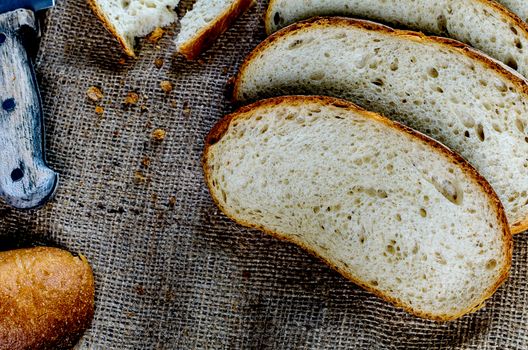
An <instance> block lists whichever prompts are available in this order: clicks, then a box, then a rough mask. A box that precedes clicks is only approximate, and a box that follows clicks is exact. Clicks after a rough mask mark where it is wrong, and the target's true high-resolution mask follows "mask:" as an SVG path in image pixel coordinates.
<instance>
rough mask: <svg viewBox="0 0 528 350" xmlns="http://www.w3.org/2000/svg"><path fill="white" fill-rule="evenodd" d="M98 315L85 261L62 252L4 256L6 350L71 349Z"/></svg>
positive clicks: (0, 336)
mask: <svg viewBox="0 0 528 350" xmlns="http://www.w3.org/2000/svg"><path fill="white" fill-rule="evenodd" d="M93 313H94V280H93V274H92V270H91V268H90V265H89V264H88V262H87V260H86V258H85V257H83V256H76V255H72V254H71V253H69V252H67V251H64V250H60V249H57V248H46V247H38V248H30V249H18V250H12V251H7V252H0V349H1V350H19V349H20V350H22V349H70V348H71V347H72V346H73V345H74V344H75V342H77V340H78V338H79V337H80V336H81V334H82V333H83V332H84V330H85V329H86V328H87V327H88V326H89V324H90V322H91V320H92V317H93Z"/></svg>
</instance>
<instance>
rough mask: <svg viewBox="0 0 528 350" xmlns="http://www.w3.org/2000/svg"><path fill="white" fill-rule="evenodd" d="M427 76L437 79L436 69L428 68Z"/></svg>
mask: <svg viewBox="0 0 528 350" xmlns="http://www.w3.org/2000/svg"><path fill="white" fill-rule="evenodd" d="M427 74H429V76H430V77H431V78H438V70H437V69H436V68H429V69H428V70H427Z"/></svg>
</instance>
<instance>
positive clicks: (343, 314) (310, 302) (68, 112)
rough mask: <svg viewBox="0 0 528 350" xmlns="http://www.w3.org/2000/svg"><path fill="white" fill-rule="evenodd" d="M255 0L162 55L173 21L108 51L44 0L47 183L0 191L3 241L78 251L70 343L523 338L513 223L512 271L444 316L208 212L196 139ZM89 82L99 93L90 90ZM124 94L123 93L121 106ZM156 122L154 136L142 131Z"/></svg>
mask: <svg viewBox="0 0 528 350" xmlns="http://www.w3.org/2000/svg"><path fill="white" fill-rule="evenodd" d="M189 5H190V4H189V2H185V1H184V2H183V4H182V6H183V7H185V6H189ZM266 5H267V1H260V2H259V3H258V5H257V6H256V7H255V8H253V9H251V10H250V11H249V12H247V13H246V14H245V15H244V16H243V17H241V18H240V19H239V20H238V21H237V22H236V24H235V25H234V26H233V27H232V28H231V29H230V30H229V31H228V32H227V33H226V34H225V35H223V36H222V37H221V39H220V40H219V41H218V42H217V43H216V44H215V45H214V47H213V48H212V49H211V50H210V51H208V53H207V54H205V55H204V56H203V59H202V60H201V61H199V62H195V63H188V62H186V61H185V60H183V59H182V58H180V57H177V56H175V55H174V51H175V48H174V44H173V37H174V36H173V35H172V34H170V33H169V34H167V35H165V36H164V37H163V38H162V39H161V40H160V41H159V42H158V43H157V44H152V43H149V42H148V41H146V40H142V41H140V44H139V47H138V50H137V51H138V58H137V59H127V60H125V61H124V62H123V61H121V62H120V59H122V58H123V57H124V56H123V54H122V52H121V50H120V48H119V47H118V45H117V43H116V41H115V40H114V39H113V38H112V37H111V36H110V35H109V34H108V33H107V32H106V31H105V30H104V29H103V27H102V25H101V24H100V23H99V21H98V20H97V19H96V17H95V16H94V15H93V14H92V12H91V10H90V9H89V8H88V6H87V5H86V3H85V1H84V0H69V1H66V0H58V1H57V6H56V7H55V8H54V9H52V10H51V11H49V12H48V13H47V15H46V17H45V20H44V23H43V33H42V34H43V35H42V40H41V43H40V50H39V53H38V56H37V59H36V68H37V75H38V80H39V82H40V84H41V93H42V98H43V103H44V112H45V118H46V121H45V125H46V132H47V139H46V145H47V157H48V161H49V164H50V166H51V167H52V168H53V169H55V170H56V171H58V172H59V173H60V176H61V182H60V187H59V190H58V192H57V196H56V198H55V199H54V200H53V201H52V202H51V203H49V204H48V205H46V206H45V207H44V208H43V209H41V210H39V211H31V212H19V211H15V210H12V209H9V208H7V207H6V206H3V205H2V204H0V225H1V227H2V233H1V236H0V239H2V241H4V242H15V241H20V240H23V241H26V242H35V241H46V242H52V243H53V244H55V245H60V246H63V247H66V248H67V249H70V250H72V251H79V252H81V253H83V254H84V255H86V256H87V258H88V259H89V261H90V262H91V264H92V266H93V268H94V273H95V278H96V314H95V318H94V320H93V324H92V326H91V328H90V329H89V330H88V331H87V332H86V334H85V335H84V337H83V338H82V339H81V340H80V342H79V344H78V345H77V348H79V349H332V350H336V349H480V350H483V349H501V350H502V349H527V348H528V282H527V280H526V277H527V276H528V258H527V254H528V236H527V235H526V234H525V235H518V236H517V237H515V251H514V263H513V267H512V273H511V277H510V278H509V280H508V281H507V282H506V283H505V284H504V285H503V286H502V287H501V288H500V289H499V291H498V292H497V293H496V294H495V296H494V297H493V298H492V299H491V300H490V301H489V302H488V303H487V305H486V307H485V308H484V309H482V310H480V311H478V312H477V313H474V314H472V315H469V316H466V317H464V318H462V319H460V320H458V321H456V322H452V323H443V324H442V323H434V322H429V321H424V320H420V319H418V318H415V317H413V316H410V315H408V314H406V313H405V312H403V311H401V310H398V309H395V308H394V307H392V306H391V305H389V304H387V303H386V302H384V301H381V300H379V299H378V298H376V297H374V296H372V295H370V294H369V293H367V292H365V291H363V290H362V289H360V288H358V287H356V286H355V285H353V284H352V283H350V282H347V281H346V280H345V279H344V278H342V277H341V276H340V275H338V274H337V273H335V272H333V271H332V270H331V269H330V268H328V267H326V266H325V265H323V264H322V263H321V262H319V260H317V259H315V258H312V257H311V256H309V255H308V254H306V253H305V252H303V251H302V250H300V249H299V248H297V247H295V246H293V245H290V244H286V243H283V242H279V241H277V240H275V239H273V238H271V237H268V236H266V235H264V234H262V233H260V232H258V231H253V230H248V229H245V228H242V227H240V226H238V225H236V224H234V223H232V222H230V221H229V220H228V219H226V218H225V216H223V215H222V214H221V213H220V212H219V211H218V209H217V208H216V207H215V205H214V204H213V202H212V200H211V199H210V196H209V194H208V191H207V189H206V187H205V185H204V181H203V174H202V169H201V163H200V162H201V156H202V150H203V145H204V138H205V136H206V135H207V133H208V131H209V130H210V128H211V127H212V126H213V125H214V123H215V122H216V121H218V120H219V119H220V118H221V117H222V116H223V115H224V114H225V113H228V112H230V111H232V110H233V106H232V105H230V104H229V102H228V101H227V99H226V97H225V95H226V93H225V91H226V82H227V80H228V79H229V77H230V76H232V75H234V73H235V72H236V69H237V68H238V66H239V65H240V63H241V62H242V60H243V58H244V57H245V55H246V54H247V53H249V52H250V51H251V49H252V48H254V47H255V46H256V45H257V44H258V42H259V41H261V40H262V39H263V38H264V29H263V25H262V14H263V12H264V9H265V7H266ZM172 31H173V32H176V31H177V26H175V27H174V28H173V30H172ZM161 60H163V64H162V65H161V66H160V63H161ZM162 81H170V82H171V83H172V84H173V85H174V89H173V91H172V92H170V93H166V92H165V91H163V90H162V89H161V87H160V82H162ZM90 86H96V87H98V88H100V89H101V90H102V92H103V94H104V97H103V99H102V100H101V102H99V103H98V104H96V103H94V102H93V101H91V100H90V99H88V98H87V95H86V91H87V90H88V88H89V87H90ZM130 92H135V93H137V94H138V95H139V101H138V102H137V104H135V105H126V104H125V99H126V96H127V94H128V93H130ZM96 105H100V106H101V107H102V108H103V109H104V112H103V114H102V115H100V114H97V113H96V112H95V108H96ZM158 128H160V129H163V130H165V131H166V137H165V139H164V140H163V141H161V142H159V141H155V140H154V139H153V137H152V133H153V131H154V130H155V129H158ZM6 244H7V243H6Z"/></svg>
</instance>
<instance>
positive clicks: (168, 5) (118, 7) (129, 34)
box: [88, 0, 180, 57]
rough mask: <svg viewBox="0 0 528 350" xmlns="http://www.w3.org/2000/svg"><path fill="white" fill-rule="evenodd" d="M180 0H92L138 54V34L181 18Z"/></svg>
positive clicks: (131, 53)
mask: <svg viewBox="0 0 528 350" xmlns="http://www.w3.org/2000/svg"><path fill="white" fill-rule="evenodd" d="M179 2H180V0H148V1H146V0H88V4H89V5H90V7H91V8H92V10H93V11H94V13H95V14H96V15H97V17H99V19H100V20H101V21H102V22H103V24H104V26H105V27H106V29H108V31H109V32H110V33H111V34H112V35H113V36H115V37H116V39H117V40H118V41H119V43H120V44H121V46H122V47H123V49H124V50H125V53H126V54H127V55H129V56H131V57H134V56H135V53H134V41H135V38H136V37H141V36H145V35H147V34H149V33H150V32H152V31H153V30H154V29H156V28H158V27H164V26H167V25H169V24H171V23H174V22H176V21H177V20H178V17H177V15H176V12H175V8H176V7H177V6H178V3H179Z"/></svg>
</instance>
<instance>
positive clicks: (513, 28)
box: [266, 0, 528, 77]
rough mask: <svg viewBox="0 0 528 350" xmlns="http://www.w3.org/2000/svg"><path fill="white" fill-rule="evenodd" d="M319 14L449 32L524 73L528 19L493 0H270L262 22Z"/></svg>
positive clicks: (527, 70) (272, 25) (273, 25)
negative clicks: (264, 19)
mask: <svg viewBox="0 0 528 350" xmlns="http://www.w3.org/2000/svg"><path fill="white" fill-rule="evenodd" d="M524 6H525V7H526V5H524ZM318 15H339V16H341V15H343V16H352V17H360V18H366V19H372V20H376V21H380V22H384V23H388V24H394V25H398V26H404V27H407V28H409V29H414V30H419V31H424V32H427V33H430V34H435V35H440V36H448V37H451V38H453V39H456V40H459V41H462V42H465V43H467V44H469V45H471V46H473V47H475V48H478V49H480V50H482V51H483V52H485V53H487V54H488V55H490V56H492V57H494V58H496V59H498V60H500V61H502V62H504V63H505V64H507V65H508V66H510V67H511V68H513V69H515V70H518V71H519V72H520V73H521V74H523V75H524V76H526V77H528V50H527V49H528V24H526V23H525V22H524V21H522V20H521V19H520V18H519V17H517V16H516V15H515V14H513V13H512V12H510V11H509V10H508V9H506V8H505V7H504V6H502V5H500V4H498V3H497V2H495V1H493V0H463V1H462V0H458V1H432V0H417V1H416V0H403V1H385V0H373V1H372V0H370V1H364V0H332V1H330V0H271V1H270V3H269V6H268V10H267V12H266V28H267V30H268V32H269V33H271V32H274V31H276V30H278V29H279V28H282V27H284V26H285V25H287V24H291V23H293V22H297V21H299V20H302V19H306V18H310V17H313V16H318ZM525 18H526V17H525Z"/></svg>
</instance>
